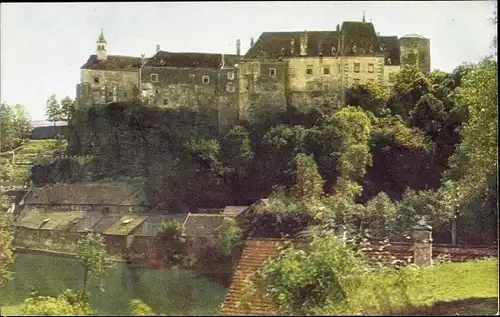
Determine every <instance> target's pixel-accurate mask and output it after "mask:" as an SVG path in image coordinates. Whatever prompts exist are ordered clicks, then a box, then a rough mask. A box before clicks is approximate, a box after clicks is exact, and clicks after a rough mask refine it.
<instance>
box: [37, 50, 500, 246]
mask: <svg viewBox="0 0 500 317" xmlns="http://www.w3.org/2000/svg"><path fill="white" fill-rule="evenodd" d="M496 73H497V69H496V62H495V61H493V60H486V61H484V62H482V63H480V64H478V65H462V66H460V67H457V69H456V70H455V71H454V72H453V73H449V74H448V73H444V72H440V71H434V72H432V73H431V74H429V75H424V74H422V73H421V72H420V71H419V70H418V69H417V68H415V67H411V66H406V67H404V68H402V69H401V71H400V72H399V73H398V74H397V75H396V76H395V81H394V85H393V86H392V87H390V88H388V87H379V86H377V85H376V84H369V85H356V86H354V87H351V88H349V89H348V90H347V92H346V97H347V101H348V102H349V106H346V107H343V108H341V109H340V110H337V111H335V110H331V111H326V112H323V113H319V112H318V111H317V110H311V111H310V112H304V111H294V110H293V109H290V111H288V112H287V113H286V114H283V115H281V116H267V117H263V118H262V120H261V121H260V122H259V123H258V124H249V123H245V122H242V123H241V125H236V126H233V127H230V129H229V130H228V131H224V132H223V133H220V131H217V120H216V116H214V113H213V111H212V110H210V109H208V108H207V109H202V110H200V111H197V112H195V111H190V110H188V109H183V108H178V109H159V108H154V107H142V106H141V105H139V104H123V103H112V104H109V105H108V106H106V107H92V108H88V109H78V110H76V111H75V113H74V116H73V117H72V119H71V121H70V128H71V131H72V133H71V136H70V138H69V146H68V151H69V154H71V155H72V156H70V157H68V158H61V159H59V160H55V161H53V162H51V163H50V164H45V165H38V166H37V167H36V171H35V170H33V178H32V179H33V181H34V182H35V184H37V185H43V184H46V183H53V182H56V181H67V182H77V181H84V180H88V181H92V180H98V179H104V178H117V177H129V178H136V177H141V178H143V179H145V182H146V194H147V196H148V200H149V201H150V202H151V203H152V204H153V205H154V206H155V209H156V210H158V211H159V212H166V213H183V212H188V211H191V212H195V211H196V210H197V209H198V208H201V207H203V208H215V207H224V206H227V205H248V204H251V203H252V202H254V201H255V200H256V199H258V198H263V197H269V196H270V195H272V193H273V191H274V188H275V186H279V187H281V188H282V189H283V190H284V191H283V192H284V193H285V194H286V195H285V196H286V199H285V198H283V199H282V200H281V202H283V201H285V200H286V201H288V203H281V207H279V206H278V205H279V204H278V202H279V201H280V200H274V201H275V204H274V205H275V206H278V207H276V208H271V209H274V210H275V211H276V210H279V209H281V210H284V209H287V210H288V209H293V210H295V216H293V217H295V219H292V218H293V217H288V218H287V219H288V220H287V219H285V220H284V222H282V224H283V223H286V222H287V221H291V223H293V222H295V223H297V221H298V222H299V223H300V222H304V221H305V223H308V222H309V220H305V218H307V217H313V218H315V220H314V221H316V222H318V221H324V220H325V219H324V218H325V215H326V214H329V212H328V210H332V209H336V210H337V211H336V212H335V213H336V215H332V214H331V213H330V215H329V216H327V217H326V218H328V219H330V220H331V219H334V218H335V219H336V221H335V225H339V224H340V223H344V224H346V223H351V224H352V226H353V227H357V228H358V229H359V230H363V229H370V230H373V231H377V230H378V231H386V232H388V231H391V230H393V229H394V228H395V230H396V231H398V230H399V231H402V230H403V228H408V227H410V226H411V224H410V222H413V221H415V220H416V219H417V218H418V219H420V218H421V217H422V216H426V217H428V218H429V217H431V218H432V219H430V218H429V219H428V221H430V222H431V223H433V224H435V225H437V226H441V227H442V228H443V229H445V230H449V227H450V226H449V222H448V219H449V217H450V215H451V213H452V212H453V210H454V209H457V207H452V206H450V205H451V204H452V203H451V202H449V203H446V202H445V201H444V199H454V200H453V201H458V200H461V201H462V203H461V205H460V206H461V207H460V208H459V209H460V213H461V214H463V215H464V224H463V225H465V215H466V214H467V212H465V209H470V210H476V209H477V208H478V207H477V206H478V204H477V203H476V204H475V205H474V204H472V202H473V201H475V200H477V199H478V198H477V197H479V196H480V197H482V198H480V202H481V203H482V202H484V197H493V196H492V192H494V191H495V190H496V189H494V188H490V187H488V186H489V185H487V184H493V183H494V181H492V180H490V179H491V178H492V177H493V179H495V177H496V176H495V175H496V166H497V165H496V153H497V152H496V151H497V150H496V144H497V139H496V132H497V131H496V120H497V116H496V107H495V105H496V98H497V97H496V96H497V95H496V94H497V92H496V87H497V81H496ZM480 82H481V83H483V82H484V83H486V84H479V83H480ZM476 140H481V146H476V143H475V142H477V141H476ZM457 148H458V151H457V150H456V149H457ZM297 155H299V156H297ZM297 159H298V160H297ZM311 163H315V164H314V165H315V168H317V171H316V172H314V170H313V169H311V167H310V166H311ZM443 173H444V174H443ZM316 174H317V175H316ZM304 177H306V178H307V177H313V178H312V179H311V180H310V181H311V182H309V180H308V181H304V179H303V178H304ZM459 179H460V180H461V181H460V182H459V181H458V180H459ZM450 182H451V184H449V183H450ZM457 186H458V187H459V188H460V190H457V189H456V187H457ZM320 187H322V188H320ZM453 188H454V189H453ZM464 188H467V190H466V191H464V190H465V189H464ZM408 189H411V190H413V191H414V192H415V195H416V196H415V197H420V198H419V199H423V200H425V199H427V198H425V199H424V196H426V195H427V196H426V197H429V199H430V195H431V193H432V195H435V196H436V197H435V199H434V198H433V199H430V200H429V199H428V201H429V202H432V203H433V204H434V205H433V207H432V208H430V207H429V208H427V209H425V210H419V208H420V207H414V206H410V205H406V204H407V203H408V204H410V203H411V204H416V202H414V201H415V200H414V199H409V198H405V199H404V197H408V195H406V196H404V195H405V193H407V190H408ZM445 189H446V190H445ZM452 189H453V190H452ZM483 189H484V190H483ZM486 189H488V190H486ZM419 191H425V192H423V193H422V195H423V196H422V195H420V194H418V192H419ZM346 192H349V193H350V194H349V195H350V196H349V195H348V196H349V197H347V196H345V193H346ZM459 193H460V195H459ZM470 193H477V195H469V194H470ZM479 193H482V194H481V195H482V196H481V195H479ZM273 195H274V194H273ZM377 195H379V196H378V198H377V199H379V200H380V201H379V202H377V203H375V202H373V203H372V205H366V204H367V202H368V201H370V199H372V198H374V197H375V196H377ZM383 195H386V197H387V198H388V199H386V198H384V196H383ZM412 195H413V194H412ZM308 197H309V198H308ZM320 197H322V198H321V199H320ZM460 197H461V198H460ZM303 198H307V199H303ZM402 199H403V200H402ZM491 199H493V198H491ZM389 200H392V203H396V205H397V206H392V205H390V202H389ZM400 200H401V202H398V201H400ZM382 202H383V203H382ZM377 204H383V205H385V206H387V208H389V209H388V210H389V211H387V212H386V211H380V210H378V209H377V208H375V209H376V210H375V209H374V207H373V206H375V205H377ZM417 205H418V204H417ZM455 205H456V204H455ZM472 205H474V207H472ZM488 205H489V206H494V201H491V203H488ZM311 206H312V207H311ZM348 206H351V207H348ZM424 206H427V205H425V204H424ZM481 206H483V207H484V204H483V205H481ZM285 207H286V208H285ZM323 207H324V208H325V210H326V211H322V212H319V211H318V210H323V209H322V208H323ZM396 207H397V208H396ZM486 209H487V210H488V211H484V208H483V212H484V213H485V214H486V215H487V217H491V216H493V215H494V213H495V212H493V211H492V212H490V211H489V210H492V209H491V208H489V207H488V208H486ZM338 210H343V211H338ZM394 210H396V212H394ZM412 210H413V211H412ZM432 210H433V211H432ZM280 213H281V214H283V212H282V211H280ZM471 213H473V211H471ZM377 214H384V215H385V216H387V217H389V218H391V219H392V220H390V221H389V220H388V219H389V218H387V219H383V220H381V219H377V217H378V216H377ZM318 215H319V216H318ZM262 217H263V218H262V219H264V218H266V217H267V222H269V221H271V220H272V219H276V218H277V217H276V216H275V215H274V214H273V211H271V212H268V213H263V214H262ZM304 217H305V218H304ZM318 217H320V218H321V217H323V219H316V218H318ZM281 218H283V217H281ZM285 218H286V217H285ZM472 218H473V219H475V218H474V217H472ZM476 218H479V217H476ZM481 218H483V220H484V217H481ZM300 219H303V220H304V221H303V220H300ZM339 219H341V220H339ZM488 219H491V218H488ZM476 220H477V221H480V219H476ZM262 221H264V220H262ZM405 221H406V222H407V223H406V224H404V225H402V222H405ZM467 221H468V222H467V223H468V225H470V223H469V222H470V219H469V220H467ZM481 221H482V220H481ZM389 222H391V223H389ZM381 223H384V225H383V226H384V230H379V229H376V228H375V227H377V226H379V225H380V224H381ZM273 225H276V226H277V228H276V230H278V231H279V230H281V229H279V227H281V226H282V225H280V224H276V223H273V224H271V225H269V226H273ZM400 225H401V226H400ZM472 227H474V226H472ZM475 227H478V226H477V225H476V226H475ZM391 228H392V229H391ZM271 231H272V230H271ZM292 231H293V230H292ZM462 232H465V231H462ZM379 233H380V234H382V232H379ZM470 234H472V233H470ZM282 235H283V234H278V233H276V234H274V236H282ZM463 238H464V239H466V237H465V236H463ZM464 241H465V240H464ZM483 242H485V240H484V238H480V239H479V241H476V243H483Z"/></svg>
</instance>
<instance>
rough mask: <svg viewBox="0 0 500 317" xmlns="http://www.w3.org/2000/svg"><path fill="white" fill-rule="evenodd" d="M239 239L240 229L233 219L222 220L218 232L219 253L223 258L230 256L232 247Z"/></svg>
mask: <svg viewBox="0 0 500 317" xmlns="http://www.w3.org/2000/svg"><path fill="white" fill-rule="evenodd" d="M240 239H241V229H240V228H239V227H238V225H237V224H236V221H235V220H234V219H230V218H228V219H224V220H223V221H222V225H221V228H220V231H219V243H218V249H219V252H220V253H221V254H222V255H224V256H230V255H231V254H232V252H233V249H234V246H235V245H236V244H237V243H238V242H239V241H240Z"/></svg>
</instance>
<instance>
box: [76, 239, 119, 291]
mask: <svg viewBox="0 0 500 317" xmlns="http://www.w3.org/2000/svg"><path fill="white" fill-rule="evenodd" d="M76 254H77V257H78V259H79V260H80V261H81V262H82V263H83V265H84V270H85V271H84V276H83V292H86V291H87V283H88V279H89V278H90V277H91V276H94V277H99V276H102V275H105V274H106V273H107V270H108V269H109V268H111V267H112V266H113V262H112V260H111V258H110V256H109V255H108V252H107V250H106V245H105V244H104V239H103V238H102V236H101V235H100V234H98V233H88V234H87V235H86V236H85V237H84V238H82V239H80V240H78V242H77V245H76Z"/></svg>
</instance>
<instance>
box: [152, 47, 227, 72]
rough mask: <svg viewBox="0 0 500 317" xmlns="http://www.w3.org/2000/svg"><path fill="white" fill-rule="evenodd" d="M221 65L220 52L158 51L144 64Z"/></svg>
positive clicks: (212, 66)
mask: <svg viewBox="0 0 500 317" xmlns="http://www.w3.org/2000/svg"><path fill="white" fill-rule="evenodd" d="M221 65H222V54H214V53H174V52H166V51H158V52H156V54H155V55H154V56H153V57H151V58H150V59H149V60H148V61H147V63H146V64H145V65H144V66H152V67H186V68H191V67H192V68H213V69H218V68H220V67H221Z"/></svg>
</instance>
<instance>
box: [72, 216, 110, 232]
mask: <svg viewBox="0 0 500 317" xmlns="http://www.w3.org/2000/svg"><path fill="white" fill-rule="evenodd" d="M104 216H105V214H104V213H102V212H99V211H87V212H85V214H84V215H83V218H82V219H80V221H78V223H77V224H75V226H73V228H71V230H70V231H71V232H78V233H83V232H87V231H91V230H93V229H94V227H95V226H96V225H97V224H98V223H99V222H100V221H101V220H102V219H104Z"/></svg>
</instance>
